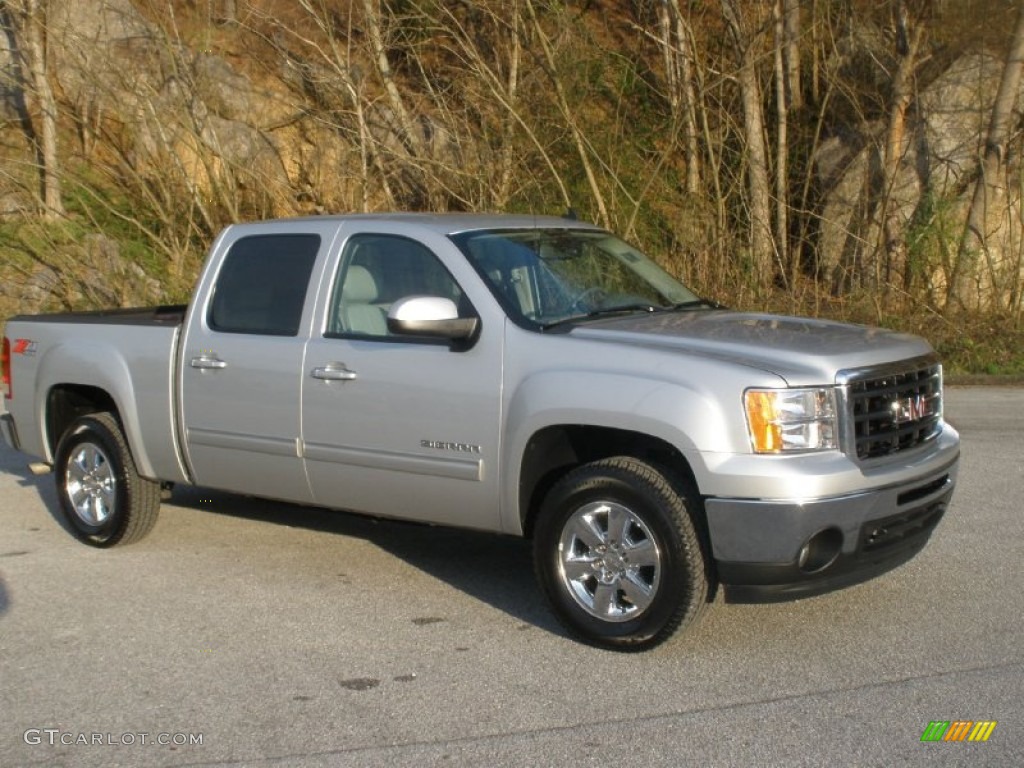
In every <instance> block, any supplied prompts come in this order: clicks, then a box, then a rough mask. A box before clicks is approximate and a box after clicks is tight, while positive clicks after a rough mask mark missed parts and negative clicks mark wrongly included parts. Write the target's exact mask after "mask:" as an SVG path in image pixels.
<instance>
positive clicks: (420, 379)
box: [302, 232, 503, 530]
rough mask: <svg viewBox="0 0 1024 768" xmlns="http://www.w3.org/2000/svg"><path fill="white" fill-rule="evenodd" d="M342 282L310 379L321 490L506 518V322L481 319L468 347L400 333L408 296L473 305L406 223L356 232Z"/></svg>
mask: <svg viewBox="0 0 1024 768" xmlns="http://www.w3.org/2000/svg"><path fill="white" fill-rule="evenodd" d="M449 247H452V248H454V246H450V245H449ZM333 282H334V284H333V288H332V291H331V295H330V297H329V302H328V305H327V311H326V315H325V322H324V331H323V332H322V333H319V334H317V333H314V334H313V336H312V338H311V339H310V342H309V344H308V348H307V352H306V365H305V376H304V378H303V382H302V400H303V444H304V454H305V458H306V469H307V473H308V476H309V481H310V484H311V486H312V489H313V496H314V499H315V500H316V502H317V503H319V504H323V505H326V506H331V507H341V508H347V509H353V510H357V511H361V512H368V513H371V514H379V515H382V516H389V517H401V518H407V519H415V520H425V521H431V522H438V523H444V524H450V525H459V526H465V527H471V528H483V529H492V530H493V529H497V528H498V465H497V460H498V425H499V420H500V413H499V409H500V398H501V353H502V333H503V329H502V328H501V327H498V326H492V327H490V328H488V327H483V328H482V330H481V332H480V335H479V337H478V338H477V339H475V341H474V343H472V344H471V345H467V347H466V348H459V347H457V346H455V347H453V345H451V344H450V343H447V342H445V341H442V340H436V339H422V338H415V337H409V336H396V335H394V334H392V333H390V332H389V331H388V328H387V321H386V315H387V310H388V307H389V306H390V305H391V303H393V302H394V301H396V300H397V299H399V298H403V297H406V296H411V295H429V296H441V297H445V298H450V299H452V300H453V301H454V302H455V304H456V306H458V307H459V308H460V315H462V316H470V315H471V314H473V313H474V312H475V310H474V309H473V307H472V306H471V305H470V302H469V301H468V299H467V297H466V296H465V294H464V293H463V290H462V288H461V287H460V286H459V284H458V283H457V281H456V280H455V278H453V277H452V275H451V273H450V272H449V271H448V270H447V269H446V268H445V267H444V265H443V263H442V261H441V260H440V259H439V258H438V257H437V255H436V254H435V253H434V252H433V251H432V250H430V249H429V248H428V247H426V246H425V245H424V244H423V243H421V242H419V241H416V240H412V239H408V238H405V237H402V236H401V235H399V234H397V233H390V234H389V233H387V232H378V233H363V234H355V235H353V236H351V237H350V238H349V239H348V241H347V242H346V243H345V246H344V248H343V251H342V254H341V260H340V263H339V264H338V268H337V270H336V277H335V279H334V281H333Z"/></svg>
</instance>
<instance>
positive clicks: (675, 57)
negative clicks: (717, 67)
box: [658, 0, 701, 195]
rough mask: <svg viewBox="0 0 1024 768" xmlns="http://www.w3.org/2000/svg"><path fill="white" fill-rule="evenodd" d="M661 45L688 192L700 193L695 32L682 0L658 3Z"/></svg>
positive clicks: (659, 40)
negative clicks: (682, 153)
mask: <svg viewBox="0 0 1024 768" xmlns="http://www.w3.org/2000/svg"><path fill="white" fill-rule="evenodd" d="M658 42H659V45H660V46H661V52H662V60H663V65H664V67H665V79H666V81H667V84H668V101H669V109H670V111H671V115H672V124H673V126H676V125H680V126H682V133H683V148H684V151H685V152H686V191H687V192H688V193H690V194H691V195H695V194H697V193H698V192H700V188H701V162H700V148H699V144H698V137H699V129H698V126H697V90H696V87H695V86H694V77H695V76H694V68H695V63H694V55H693V49H694V46H693V31H692V30H691V29H690V24H689V22H688V21H687V19H686V17H685V16H684V15H683V12H682V10H681V9H680V7H679V0H659V2H658Z"/></svg>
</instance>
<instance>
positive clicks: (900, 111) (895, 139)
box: [875, 0, 929, 294]
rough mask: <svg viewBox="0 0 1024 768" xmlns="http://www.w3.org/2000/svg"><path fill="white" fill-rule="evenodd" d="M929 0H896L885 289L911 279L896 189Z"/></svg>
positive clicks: (884, 193) (885, 167) (885, 174)
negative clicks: (894, 67) (894, 68)
mask: <svg viewBox="0 0 1024 768" xmlns="http://www.w3.org/2000/svg"><path fill="white" fill-rule="evenodd" d="M928 4H929V0H916V2H915V1H914V0H896V62H897V64H896V70H895V72H894V73H893V76H892V98H891V104H890V107H889V117H888V124H887V127H886V134H885V147H884V153H883V156H882V189H881V201H880V202H881V204H882V208H883V214H882V228H881V233H882V234H881V236H882V252H883V253H884V255H885V259H884V262H883V264H882V269H881V273H880V274H877V275H876V276H875V279H876V281H878V282H880V283H881V288H882V290H883V292H884V293H886V294H888V293H889V292H890V290H891V289H892V288H893V287H895V288H897V289H902V290H905V289H906V288H907V287H908V285H907V283H908V282H909V272H908V269H909V265H908V264H907V244H906V239H905V236H904V234H905V229H906V222H905V221H904V219H903V218H902V217H901V211H900V205H899V200H898V199H897V197H896V195H894V191H895V190H896V185H897V177H898V175H899V172H900V166H901V164H902V161H903V158H904V155H905V154H906V151H907V147H908V141H907V135H906V134H907V113H908V111H909V109H910V106H911V103H912V101H913V98H914V78H915V74H916V72H917V67H918V64H919V52H920V50H921V41H922V40H923V38H924V32H925V19H924V18H923V14H924V13H925V12H926V9H927V6H928Z"/></svg>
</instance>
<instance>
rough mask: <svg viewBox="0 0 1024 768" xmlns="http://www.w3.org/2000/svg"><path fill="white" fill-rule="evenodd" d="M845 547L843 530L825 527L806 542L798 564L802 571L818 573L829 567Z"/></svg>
mask: <svg viewBox="0 0 1024 768" xmlns="http://www.w3.org/2000/svg"><path fill="white" fill-rule="evenodd" d="M842 547H843V532H842V531H840V530H839V529H838V528H825V529H824V530H822V531H818V532H817V533H816V534H814V535H813V536H811V537H810V538H809V539H808V540H807V541H805V542H804V544H803V546H802V547H800V553H799V554H798V555H797V558H796V564H797V567H798V568H799V569H800V572H801V573H818V572H819V571H823V570H825V569H826V568H828V567H829V566H830V565H832V563H834V562H835V560H836V558H837V557H839V552H840V550H841V549H842Z"/></svg>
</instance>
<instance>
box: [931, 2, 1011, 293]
mask: <svg viewBox="0 0 1024 768" xmlns="http://www.w3.org/2000/svg"><path fill="white" fill-rule="evenodd" d="M1018 8H1019V9H1018V15H1017V25H1016V27H1015V30H1014V34H1013V40H1012V42H1011V45H1010V50H1009V53H1008V54H1007V56H1006V63H1005V65H1004V66H1003V74H1002V78H1001V79H1000V83H999V91H998V92H997V94H996V101H995V104H994V105H993V107H992V117H991V120H990V121H989V126H988V135H987V137H986V139H985V149H984V152H983V153H982V157H981V160H980V162H979V164H978V165H979V167H978V180H977V182H976V183H975V186H974V197H973V198H972V200H971V207H970V211H969V212H968V215H967V223H966V226H965V227H964V231H963V236H962V237H961V239H960V249H959V252H958V254H957V259H956V263H955V265H954V268H953V273H952V276H951V277H950V280H949V288H948V292H947V297H946V306H947V308H950V309H964V308H966V306H967V303H968V297H967V293H968V291H967V287H968V281H969V280H970V279H972V278H974V277H976V274H975V273H976V271H977V268H978V256H979V254H981V255H984V256H985V258H986V262H987V264H988V267H989V270H990V272H992V273H993V274H992V275H991V278H992V279H995V278H996V275H995V274H994V273H995V271H996V270H995V266H994V264H993V263H992V256H991V253H990V249H989V236H990V235H991V234H992V229H991V226H992V225H991V221H990V217H991V210H990V208H991V203H992V202H993V201H994V200H995V199H996V198H997V197H998V196H999V195H1000V193H1001V192H1002V191H1004V190H1005V182H1004V181H1003V179H1004V172H1005V167H1006V164H1007V162H1008V158H1007V152H1006V146H1007V141H1008V140H1009V136H1010V129H1011V122H1012V118H1013V109H1014V105H1015V104H1016V102H1017V97H1018V94H1019V92H1020V82H1021V75H1022V72H1024V3H1021V4H1020V6H1019V7H1018ZM1020 279H1021V278H1020V275H1015V276H1014V280H1015V282H1018V281H1019V280H1020ZM993 298H994V299H996V300H998V299H997V297H993Z"/></svg>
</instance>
